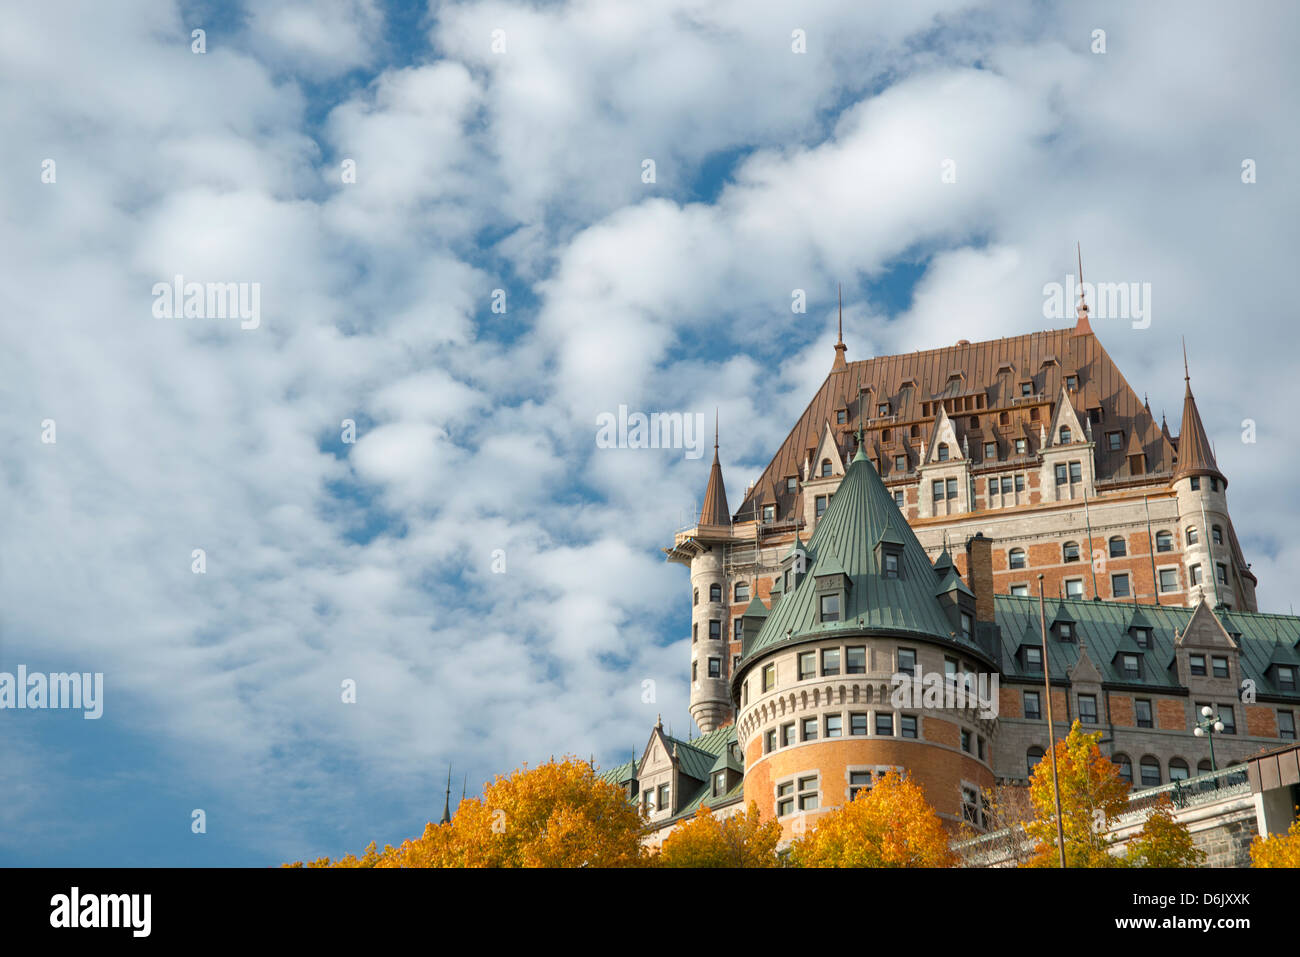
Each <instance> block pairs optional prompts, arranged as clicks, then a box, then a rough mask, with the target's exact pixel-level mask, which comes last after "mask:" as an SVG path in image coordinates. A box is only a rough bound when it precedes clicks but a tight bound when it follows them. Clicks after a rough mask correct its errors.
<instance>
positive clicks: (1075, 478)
mask: <svg viewBox="0 0 1300 957" xmlns="http://www.w3.org/2000/svg"><path fill="white" fill-rule="evenodd" d="M1081 481H1083V471H1082V469H1081V467H1080V465H1079V463H1078V462H1071V463H1070V484H1071V485H1073V484H1074V483H1075V482H1081Z"/></svg>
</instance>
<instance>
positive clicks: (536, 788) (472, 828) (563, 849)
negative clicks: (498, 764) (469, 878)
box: [289, 758, 646, 867]
mask: <svg viewBox="0 0 1300 957" xmlns="http://www.w3.org/2000/svg"><path fill="white" fill-rule="evenodd" d="M643 827H644V822H643V821H642V819H641V814H640V812H639V811H638V809H637V808H636V807H635V806H633V805H632V804H631V803H630V802H629V801H628V799H627V795H626V794H624V793H623V791H622V789H620V788H618V787H616V786H615V785H613V784H609V783H608V782H606V781H602V780H601V779H600V778H599V777H597V776H596V772H595V771H594V770H592V768H591V767H590V766H589V765H588V764H587V763H586V762H584V761H581V760H580V759H578V758H565V759H563V760H561V761H554V760H552V761H550V762H548V763H546V764H543V765H540V766H539V767H536V768H533V769H531V770H529V769H527V768H524V769H523V770H516V771H515V772H513V773H512V774H511V775H510V776H509V777H502V776H500V775H498V776H497V778H496V780H495V781H493V782H492V783H490V784H488V785H487V786H486V787H485V788H484V792H483V797H482V799H477V798H475V799H470V800H465V801H462V802H461V804H460V808H459V809H458V810H457V812H456V814H455V817H453V819H452V821H451V823H450V824H442V825H439V824H432V823H431V824H429V825H428V826H427V827H426V828H425V829H424V834H423V835H421V836H420V837H418V838H415V839H414V840H409V841H404V842H403V843H402V846H401V847H398V848H393V847H386V848H384V850H383V852H382V853H378V852H376V850H375V845H374V844H373V843H372V844H371V845H370V846H369V847H368V848H366V851H365V854H364V855H363V856H362V857H361V858H360V859H358V858H356V857H354V856H352V855H348V856H347V857H344V858H342V859H340V860H338V861H336V862H334V863H332V864H331V863H330V861H329V859H328V858H322V859H321V860H319V861H315V862H313V863H312V864H310V865H308V866H310V867H634V866H638V865H640V864H642V863H643V862H644V860H645V857H646V853H645V850H644V848H643V847H642V846H641V834H642V830H643ZM289 866H295V867H300V866H302V865H301V864H295V865H289Z"/></svg>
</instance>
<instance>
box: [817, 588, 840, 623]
mask: <svg viewBox="0 0 1300 957" xmlns="http://www.w3.org/2000/svg"><path fill="white" fill-rule="evenodd" d="M818 610H819V612H820V616H821V620H822V621H839V620H840V596H839V595H838V594H834V595H822V596H821V597H820V601H819V603H818Z"/></svg>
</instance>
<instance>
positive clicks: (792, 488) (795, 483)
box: [785, 475, 799, 493]
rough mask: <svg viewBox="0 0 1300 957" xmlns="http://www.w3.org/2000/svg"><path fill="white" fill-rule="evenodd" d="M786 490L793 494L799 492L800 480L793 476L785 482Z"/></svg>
mask: <svg viewBox="0 0 1300 957" xmlns="http://www.w3.org/2000/svg"><path fill="white" fill-rule="evenodd" d="M785 490H786V491H787V492H791V493H794V492H797V491H799V480H798V479H797V478H795V477H794V476H793V475H791V476H790V477H789V478H787V479H786V480H785Z"/></svg>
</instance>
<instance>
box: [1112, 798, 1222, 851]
mask: <svg viewBox="0 0 1300 957" xmlns="http://www.w3.org/2000/svg"><path fill="white" fill-rule="evenodd" d="M1204 860H1205V853H1204V852H1203V851H1201V850H1199V849H1197V848H1196V846H1195V845H1193V844H1192V835H1191V832H1190V831H1188V830H1187V825H1186V824H1183V823H1182V822H1181V821H1178V820H1176V819H1175V818H1174V814H1173V805H1172V804H1170V803H1169V798H1167V797H1164V798H1162V799H1161V801H1160V803H1159V804H1157V805H1156V807H1155V809H1154V810H1153V811H1152V812H1151V813H1150V814H1149V815H1148V816H1147V819H1146V823H1145V824H1143V825H1142V830H1141V831H1139V832H1138V835H1137V837H1135V838H1133V839H1132V840H1130V841H1129V842H1128V848H1127V850H1126V851H1125V852H1124V862H1125V863H1126V864H1127V865H1128V866H1129V867H1196V866H1198V865H1199V864H1201V863H1203V862H1204Z"/></svg>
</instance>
